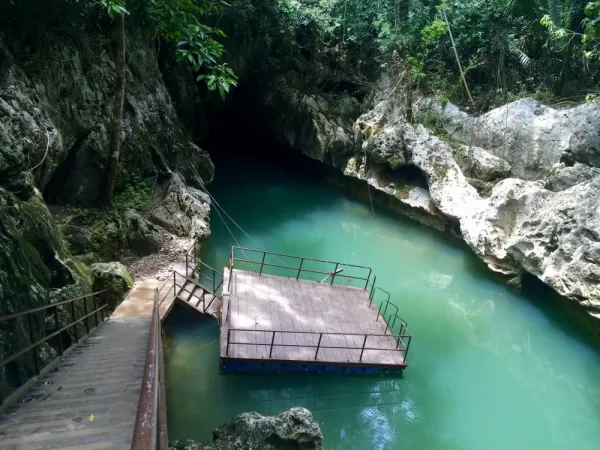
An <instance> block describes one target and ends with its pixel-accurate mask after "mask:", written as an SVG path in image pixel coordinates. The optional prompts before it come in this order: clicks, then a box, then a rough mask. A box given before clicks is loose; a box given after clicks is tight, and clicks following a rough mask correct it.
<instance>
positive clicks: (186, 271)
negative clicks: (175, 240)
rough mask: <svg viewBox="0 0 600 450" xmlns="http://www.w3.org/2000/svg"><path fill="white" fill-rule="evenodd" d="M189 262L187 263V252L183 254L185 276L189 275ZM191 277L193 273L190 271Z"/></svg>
mask: <svg viewBox="0 0 600 450" xmlns="http://www.w3.org/2000/svg"><path fill="white" fill-rule="evenodd" d="M189 267H190V266H189V263H188V254H187V253H186V254H185V276H186V277H189V276H190V269H189ZM192 278H194V274H193V273H192Z"/></svg>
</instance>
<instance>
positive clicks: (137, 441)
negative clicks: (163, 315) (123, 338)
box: [131, 289, 168, 450]
mask: <svg viewBox="0 0 600 450" xmlns="http://www.w3.org/2000/svg"><path fill="white" fill-rule="evenodd" d="M158 297H159V296H158V289H155V290H154V307H153V309H152V321H151V323H150V335H149V336H148V348H147V350H146V364H145V367H144V376H143V378H142V392H141V394H140V401H139V404H138V410H137V415H136V420H135V429H134V431H133V440H132V445H131V448H132V450H157V449H160V450H167V449H168V436H167V424H166V397H165V393H164V380H163V376H164V375H163V373H164V369H163V354H162V344H161V334H162V332H161V321H160V316H159V302H158Z"/></svg>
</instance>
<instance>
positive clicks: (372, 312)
mask: <svg viewBox="0 0 600 450" xmlns="http://www.w3.org/2000/svg"><path fill="white" fill-rule="evenodd" d="M225 277H226V280H225V282H226V284H225V286H227V282H228V279H227V278H228V273H226V274H225ZM232 277H233V278H232V281H231V286H230V290H229V292H227V291H226V292H225V295H224V305H223V308H224V309H223V314H224V316H223V323H222V327H221V357H229V358H236V359H254V360H256V359H258V360H260V359H265V360H267V359H269V351H270V344H271V341H272V340H273V331H274V330H276V331H279V330H281V331H285V333H275V336H274V341H273V342H274V344H275V345H274V346H273V350H272V355H270V356H271V358H270V359H273V360H280V361H295V362H315V361H316V362H320V363H333V364H344V363H348V364H359V365H365V366H368V365H378V366H383V365H386V366H398V367H403V366H405V361H404V358H403V354H402V352H400V351H397V350H396V341H395V340H394V338H392V337H391V336H389V335H388V336H379V337H378V336H369V337H367V341H366V347H367V348H374V349H376V350H365V351H364V354H363V357H362V361H360V362H359V358H360V352H361V350H360V349H361V348H362V346H363V343H364V340H365V334H367V335H383V334H384V332H385V322H384V321H383V320H382V319H381V318H380V319H379V321H376V317H377V309H376V308H375V306H371V307H369V297H368V294H367V292H365V291H364V290H362V289H358V288H354V287H348V286H340V285H335V286H331V285H329V284H327V283H318V282H313V281H306V280H296V279H295V278H287V277H278V276H273V275H259V274H257V273H254V272H247V271H241V270H237V269H234V270H233V274H232ZM227 309H229V318H228V320H225V314H226V313H227ZM235 329H243V330H245V331H240V330H235ZM229 330H231V331H229ZM320 333H342V334H341V335H334V334H323V337H322V340H321V344H320V345H321V348H320V349H319V352H318V356H317V359H316V360H315V352H316V348H315V346H317V344H318V340H319V334H320ZM228 334H229V339H230V342H237V343H236V344H230V345H229V349H227V340H228ZM277 344H280V345H277ZM281 344H286V345H289V346H287V347H283V346H281ZM328 347H329V348H328ZM330 347H343V348H330ZM348 347H354V348H355V349H352V348H348ZM227 350H229V351H227ZM227 353H228V354H227Z"/></svg>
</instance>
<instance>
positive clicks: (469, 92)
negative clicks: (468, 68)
mask: <svg viewBox="0 0 600 450" xmlns="http://www.w3.org/2000/svg"><path fill="white" fill-rule="evenodd" d="M442 14H443V16H444V20H445V21H446V27H448V35H449V36H450V42H451V43H452V50H454V56H455V57H456V64H457V65H458V70H459V71H460V77H461V78H462V81H463V84H464V85H465V89H466V91H467V95H468V96H469V100H471V105H473V106H475V102H474V101H473V97H471V91H469V85H468V84H467V79H466V78H465V74H464V72H463V69H462V65H461V64H460V58H459V57H458V52H457V51H456V44H455V43H454V36H452V30H451V29H450V22H448V16H447V15H446V11H442Z"/></svg>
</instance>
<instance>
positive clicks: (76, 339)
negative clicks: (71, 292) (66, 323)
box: [71, 302, 79, 342]
mask: <svg viewBox="0 0 600 450" xmlns="http://www.w3.org/2000/svg"><path fill="white" fill-rule="evenodd" d="M71 319H73V320H72V322H73V328H74V330H73V334H74V335H75V342H77V341H78V340H79V337H78V333H77V323H76V322H75V302H71Z"/></svg>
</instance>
